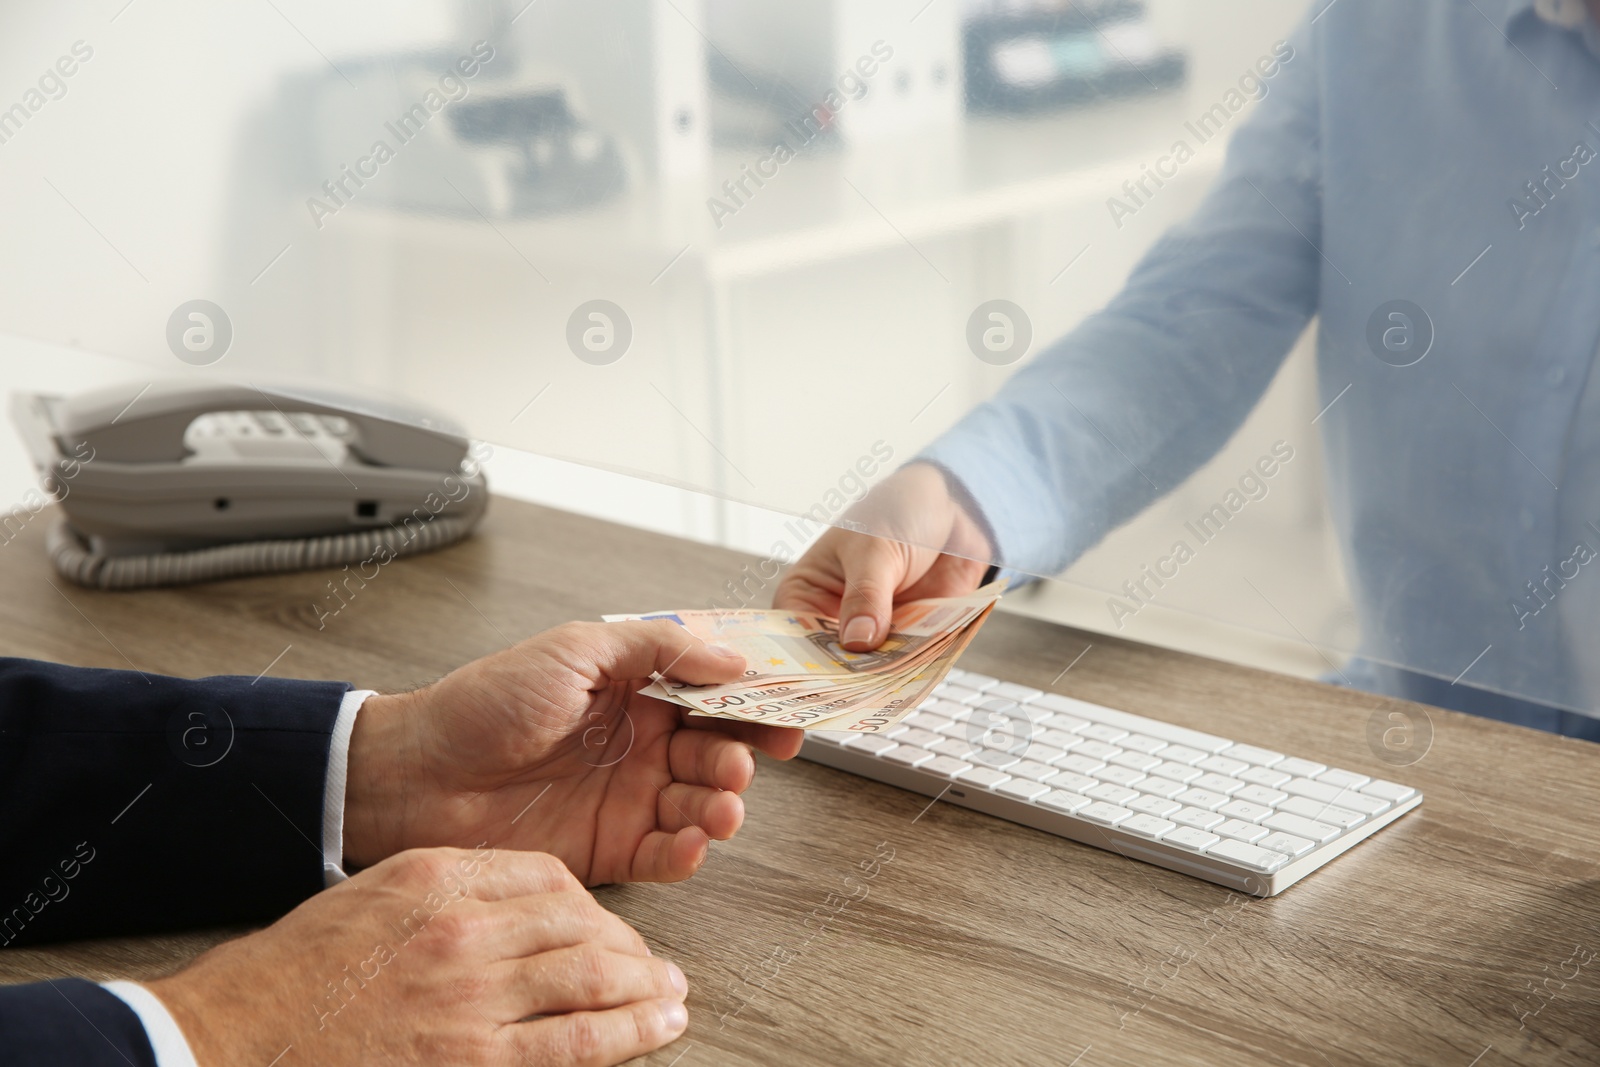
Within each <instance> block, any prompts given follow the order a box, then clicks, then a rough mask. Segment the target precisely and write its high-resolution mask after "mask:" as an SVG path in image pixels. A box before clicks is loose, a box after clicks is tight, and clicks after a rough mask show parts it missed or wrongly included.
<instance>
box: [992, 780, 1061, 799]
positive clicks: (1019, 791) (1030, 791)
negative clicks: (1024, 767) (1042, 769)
mask: <svg viewBox="0 0 1600 1067" xmlns="http://www.w3.org/2000/svg"><path fill="white" fill-rule="evenodd" d="M994 791H995V792H996V793H999V794H1000V795H1001V796H1007V797H1016V798H1017V799H1018V800H1033V799H1034V798H1036V797H1040V796H1043V795H1044V794H1046V793H1048V792H1050V787H1049V786H1047V785H1045V784H1044V783H1043V782H1030V781H1029V780H1028V779H1026V778H1008V779H1006V780H1005V781H1004V782H1001V783H1000V784H999V785H997V786H995V787H994Z"/></svg>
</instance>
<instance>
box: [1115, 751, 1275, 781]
mask: <svg viewBox="0 0 1600 1067" xmlns="http://www.w3.org/2000/svg"><path fill="white" fill-rule="evenodd" d="M1106 762H1107V763H1115V764H1116V765H1117V766H1118V767H1127V768H1129V769H1130V770H1135V771H1138V772H1140V773H1141V774H1142V773H1144V772H1145V771H1148V770H1149V769H1150V768H1152V767H1154V766H1156V765H1158V764H1159V763H1160V762H1161V760H1160V759H1158V758H1156V757H1155V756H1151V755H1148V754H1146V753H1144V752H1126V751H1125V752H1123V753H1122V755H1120V756H1112V757H1111V758H1110V759H1109V760H1107V761H1106ZM1240 784H1241V785H1243V784H1244V783H1242V782H1241V783H1240Z"/></svg>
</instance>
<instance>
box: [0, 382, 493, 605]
mask: <svg viewBox="0 0 1600 1067" xmlns="http://www.w3.org/2000/svg"><path fill="white" fill-rule="evenodd" d="M11 413H12V418H13V419H14V421H15V423H16V425H17V428H18V430H19V431H20V433H21V434H22V437H23V440H24V442H26V444H27V446H28V450H29V452H30V453H31V454H32V456H33V461H34V464H35V466H37V467H38V468H39V471H40V474H41V475H42V476H43V478H44V481H45V485H46V488H47V489H48V490H49V491H50V493H51V496H52V497H54V498H55V499H56V500H57V501H58V502H59V503H60V505H61V508H62V511H64V512H65V518H64V519H63V520H62V521H61V522H60V523H58V524H57V525H56V526H55V528H54V529H52V530H51V531H50V535H49V541H48V549H49V552H50V556H51V559H52V561H53V562H54V564H55V566H56V569H57V570H59V571H60V572H61V573H62V574H63V575H64V576H66V577H68V578H70V579H72V580H73V581H75V582H78V583H80V584H83V585H91V586H98V587H101V588H107V589H118V588H133V587H137V586H146V585H168V584H177V583H182V582H194V581H205V580H210V579H215V578H224V577H230V576H235V575H241V574H253V573H260V572H264V571H285V570H299V569H303V568H307V567H323V566H330V565H332V566H338V565H340V564H343V563H356V562H358V561H363V560H367V559H371V558H373V557H374V556H378V557H379V561H380V562H387V560H388V559H391V558H395V557H398V556H402V555H410V554H412V553H415V552H420V551H426V550H428V549H432V548H439V547H441V546H443V545H446V544H450V543H452V542H454V541H457V540H460V539H461V538H463V537H465V536H466V535H467V534H468V533H470V532H471V530H472V528H473V527H474V526H475V525H476V524H477V521H478V520H479V518H481V517H482V515H483V511H484V508H485V506H486V505H487V503H488V488H487V485H486V483H485V481H484V477H483V472H482V470H481V468H480V460H481V459H482V458H484V457H483V456H482V455H479V454H477V450H476V449H473V448H469V444H468V441H467V438H466V437H465V435H464V434H463V433H462V432H461V431H460V430H459V429H458V428H457V427H455V426H454V425H452V424H451V423H450V422H449V420H447V419H444V418H442V417H440V416H438V415H434V414H431V413H427V412H422V411H417V410H410V409H401V408H397V407H394V406H392V405H387V404H382V403H377V402H374V401H371V400H369V399H356V398H351V397H339V396H334V395H331V394H329V395H320V394H315V393H309V392H305V391H299V390H297V391H295V392H294V393H286V392H280V391H275V390H273V389H271V388H264V389H263V388H257V387H255V386H250V385H238V384H215V383H205V384H201V385H195V384H194V383H192V382H188V381H183V380H177V381H156V382H131V383H126V384H122V385H115V386H110V387H108V388H105V389H99V390H95V391H93V392H88V393H82V394H79V395H77V396H74V397H70V398H62V397H57V396H47V395H41V394H28V393H17V394H14V395H13V397H12V404H11Z"/></svg>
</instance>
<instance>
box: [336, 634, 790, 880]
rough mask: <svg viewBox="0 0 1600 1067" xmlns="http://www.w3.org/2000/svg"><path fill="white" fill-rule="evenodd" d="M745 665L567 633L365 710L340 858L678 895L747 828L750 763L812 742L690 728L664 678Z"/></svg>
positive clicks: (615, 637)
mask: <svg viewBox="0 0 1600 1067" xmlns="http://www.w3.org/2000/svg"><path fill="white" fill-rule="evenodd" d="M743 668H744V660H743V659H742V658H740V657H739V656H738V655H736V654H732V653H730V652H729V651H728V650H726V649H717V648H713V647H710V646H707V645H705V644H703V643H702V642H700V641H699V640H698V639H696V638H695V637H693V636H691V635H690V634H688V633H687V632H686V631H684V630H683V629H682V628H681V627H679V626H677V625H674V624H673V623H670V622H618V623H569V624H567V625H565V626H560V627H557V628H556V629H554V630H549V631H546V632H545V633H542V634H538V635H537V636H534V637H531V638H529V639H528V640H526V641H523V642H522V643H520V644H518V645H516V646H515V647H513V648H509V649H506V650H505V651H503V652H497V653H495V654H494V655H490V656H485V657H484V658H483V659H480V660H477V661H475V662H473V663H469V664H467V665H466V666H465V667H462V668H461V669H459V670H457V671H454V672H452V673H451V674H449V675H447V676H446V677H444V678H442V679H441V680H439V681H438V682H435V683H434V684H433V685H430V686H428V687H427V688H425V689H421V690H418V691H416V692H414V693H406V694H400V695H396V696H377V697H370V698H368V700H367V702H366V704H365V705H363V706H362V709H361V711H360V713H359V714H358V715H357V716H356V725H355V732H354V733H353V734H352V735H351V739H350V774H349V784H348V788H347V791H346V807H345V859H346V861H347V862H348V863H350V864H352V865H354V866H367V865H369V864H373V863H376V862H378V861H379V860H381V859H383V858H384V857H385V856H389V855H392V854H394V853H396V852H399V851H401V850H403V849H409V848H418V847H425V846H431V845H456V846H459V847H474V846H477V845H479V844H481V843H483V842H488V843H489V844H491V845H493V846H494V847H496V848H504V849H524V850H527V851H537V852H548V853H551V854H553V855H555V856H558V857H560V859H561V860H562V861H564V862H565V863H566V864H567V866H568V867H570V868H571V869H572V871H573V873H574V874H576V875H577V876H578V878H579V879H580V880H581V881H582V882H583V883H584V884H586V885H601V884H604V883H608V882H625V881H663V882H670V881H678V880H680V879H684V878H687V877H689V876H690V875H691V874H693V873H694V872H695V871H696V870H698V869H699V867H700V865H701V864H702V863H703V862H705V857H706V853H707V850H708V848H709V847H710V841H711V840H713V839H714V840H718V841H722V840H726V839H727V838H729V837H732V836H733V834H734V832H735V831H736V830H738V829H739V824H740V823H741V822H743V821H744V801H742V800H741V799H740V798H739V794H740V793H742V792H744V790H745V789H747V788H749V786H750V782H751V779H752V777H753V776H754V775H755V757H754V754H753V752H752V748H756V749H760V750H761V751H763V752H765V753H767V754H768V755H770V756H774V757H776V758H778V759H788V758H789V757H791V756H793V755H794V754H795V753H796V752H798V751H799V749H800V740H801V738H800V734H799V733H798V731H794V730H784V729H779V728H777V727H763V726H754V725H750V724H745V723H730V722H725V721H721V720H709V719H690V718H688V717H687V715H686V714H685V713H684V711H683V709H682V708H680V707H678V706H677V705H673V704H668V703H666V702H664V701H660V700H656V699H653V698H651V697H644V696H640V695H639V694H638V692H637V690H638V689H639V688H640V687H641V686H642V685H644V684H645V682H646V680H647V679H648V678H649V677H650V676H651V673H652V672H661V673H662V674H665V675H668V676H670V677H673V678H676V679H679V680H681V681H685V682H690V683H694V684H706V683H712V682H730V681H733V680H735V679H737V678H738V677H739V676H740V674H741V672H742V671H743Z"/></svg>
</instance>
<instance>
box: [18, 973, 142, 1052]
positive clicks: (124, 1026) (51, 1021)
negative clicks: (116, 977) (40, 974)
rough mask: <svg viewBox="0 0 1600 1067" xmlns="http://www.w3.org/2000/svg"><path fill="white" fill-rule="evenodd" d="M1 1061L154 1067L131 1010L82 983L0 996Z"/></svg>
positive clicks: (20, 989)
mask: <svg viewBox="0 0 1600 1067" xmlns="http://www.w3.org/2000/svg"><path fill="white" fill-rule="evenodd" d="M0 1061H3V1062H4V1063H5V1064H6V1065H7V1067H60V1065H62V1064H72V1067H130V1065H132V1067H156V1057H155V1053H154V1052H153V1051H152V1050H151V1048H150V1039H149V1038H148V1037H146V1036H145V1032H144V1026H143V1025H142V1024H141V1023H140V1022H139V1017H138V1016H137V1015H135V1014H134V1013H133V1009H132V1008H130V1007H128V1006H127V1005H126V1004H124V1003H123V1002H122V1001H121V1000H120V999H119V998H117V997H114V996H112V995H111V994H110V993H107V992H106V991H105V990H104V989H101V988H100V987H99V986H97V985H95V984H94V983H93V982H86V981H84V980H83V979H81V978H67V979H63V980H61V981H57V982H38V983H36V984H34V985H21V986H11V987H9V988H6V989H4V990H0Z"/></svg>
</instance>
